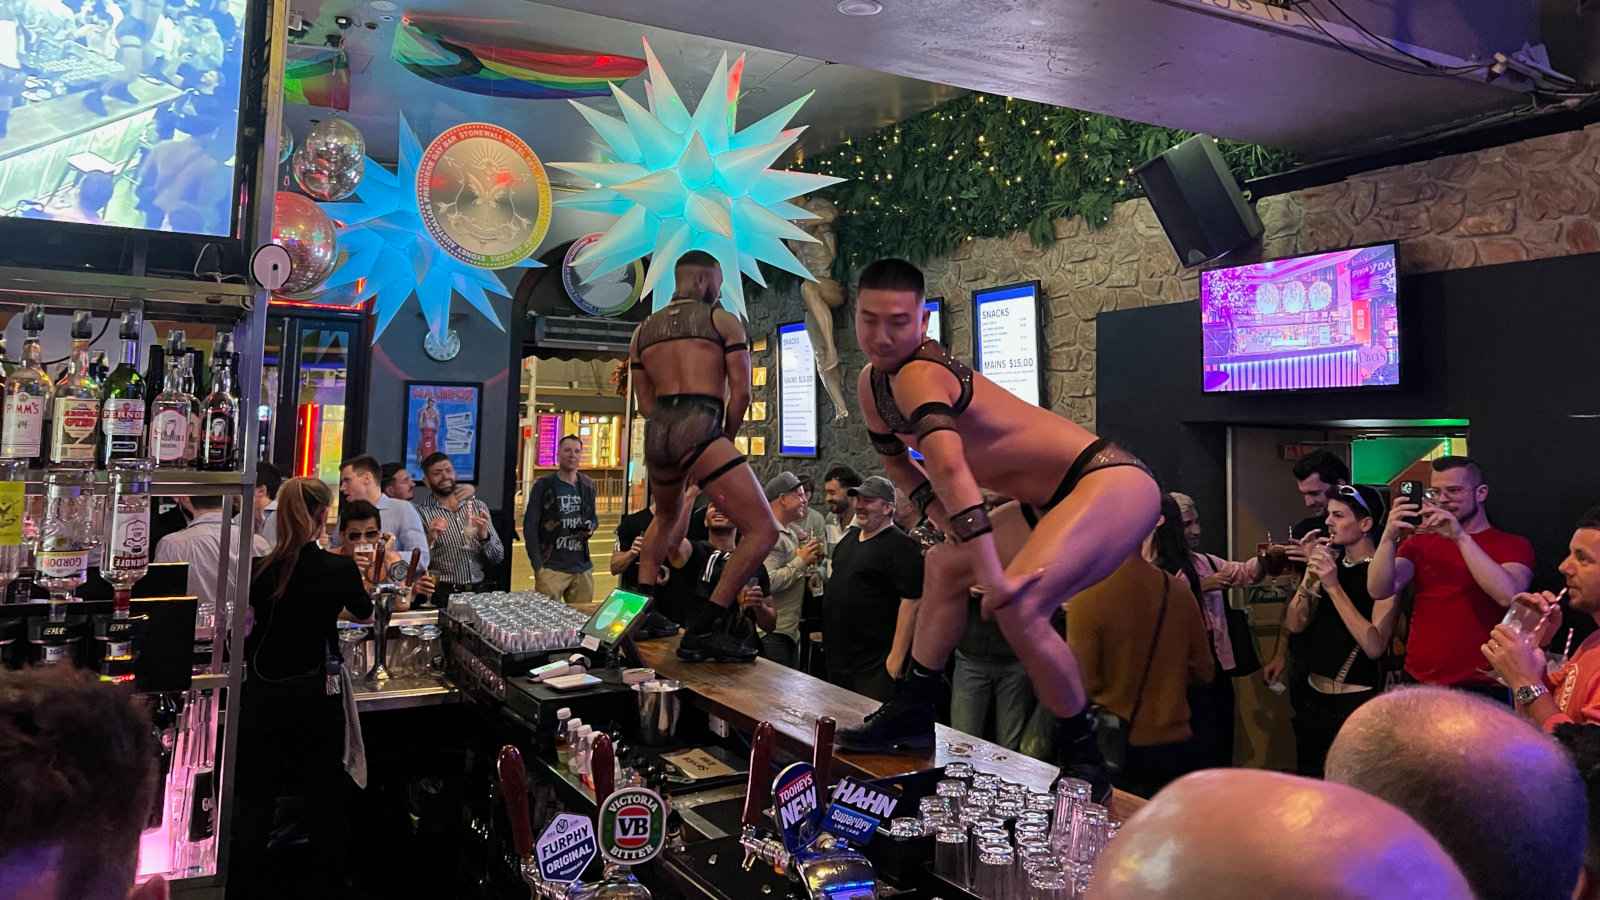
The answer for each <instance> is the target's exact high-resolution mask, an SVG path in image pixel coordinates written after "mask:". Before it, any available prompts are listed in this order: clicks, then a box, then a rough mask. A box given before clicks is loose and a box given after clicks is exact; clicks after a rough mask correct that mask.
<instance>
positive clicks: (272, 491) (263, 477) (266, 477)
mask: <svg viewBox="0 0 1600 900" xmlns="http://www.w3.org/2000/svg"><path fill="white" fill-rule="evenodd" d="M282 486H283V473H282V472H280V471H278V467H277V466H275V465H273V464H272V463H269V462H267V461H266V460H264V459H263V460H257V462H256V487H259V488H266V489H267V499H269V500H276V499H278V488H280V487H282Z"/></svg>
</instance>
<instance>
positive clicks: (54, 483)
mask: <svg viewBox="0 0 1600 900" xmlns="http://www.w3.org/2000/svg"><path fill="white" fill-rule="evenodd" d="M93 501H94V473H93V472H89V471H86V470H84V469H81V468H70V467H59V468H52V469H51V470H50V471H49V472H47V473H45V507H44V523H43V524H42V525H41V526H40V528H39V538H38V543H37V544H36V545H35V548H34V565H35V566H36V567H37V569H38V571H37V573H36V575H35V580H36V581H37V582H38V583H39V585H40V586H42V587H43V588H44V589H45V590H47V591H49V592H50V621H51V622H63V621H65V620H66V604H68V603H71V602H73V601H75V600H77V599H78V598H76V597H74V596H73V591H75V590H77V588H78V586H79V585H81V584H83V580H84V578H85V577H86V575H87V574H88V570H89V554H90V551H91V549H92V548H93V547H94V544H95V539H94V534H93V528H92V522H93V515H94V514H93V510H92V508H91V506H92V504H93Z"/></svg>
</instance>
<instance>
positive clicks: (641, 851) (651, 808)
mask: <svg viewBox="0 0 1600 900" xmlns="http://www.w3.org/2000/svg"><path fill="white" fill-rule="evenodd" d="M666 833H667V809H666V804H664V803H662V802H661V796H660V795H659V794H657V793H656V792H655V791H652V790H650V789H649V788H642V787H628V788H623V789H622V790H620V791H617V792H616V793H614V794H612V795H611V796H610V797H607V798H606V801H605V802H604V803H602V804H600V855H601V856H603V857H605V859H606V860H607V861H609V862H614V863H617V864H618V865H624V866H636V865H638V864H640V863H643V862H649V861H650V860H651V859H653V858H654V857H655V855H656V854H657V853H660V852H661V847H662V845H663V844H665V843H666Z"/></svg>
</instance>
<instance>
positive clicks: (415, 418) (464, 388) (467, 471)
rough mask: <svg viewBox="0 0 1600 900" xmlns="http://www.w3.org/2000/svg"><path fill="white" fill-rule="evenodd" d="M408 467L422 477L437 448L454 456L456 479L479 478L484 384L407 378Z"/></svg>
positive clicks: (451, 457) (438, 450)
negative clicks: (479, 448) (423, 462)
mask: <svg viewBox="0 0 1600 900" xmlns="http://www.w3.org/2000/svg"><path fill="white" fill-rule="evenodd" d="M405 416H406V418H405V423H406V425H405V438H404V440H405V445H404V447H403V448H402V450H403V456H404V459H405V466H406V470H407V471H409V472H410V473H411V477H412V478H416V479H418V480H421V478H422V461H423V460H424V459H427V458H428V457H429V456H431V455H433V454H434V453H436V452H439V453H444V454H445V455H447V456H449V457H450V463H451V465H453V466H455V469H456V480H458V481H466V482H475V481H477V480H478V444H479V421H480V420H481V419H482V418H483V385H481V384H473V383H469V382H450V381H408V382H406V408H405Z"/></svg>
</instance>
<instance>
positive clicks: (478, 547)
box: [414, 453, 506, 606]
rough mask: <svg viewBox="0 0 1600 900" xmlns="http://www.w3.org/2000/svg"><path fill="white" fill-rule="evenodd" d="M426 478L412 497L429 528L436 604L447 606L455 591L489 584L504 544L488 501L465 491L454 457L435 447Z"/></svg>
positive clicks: (426, 461) (502, 557)
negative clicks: (458, 480)
mask: <svg viewBox="0 0 1600 900" xmlns="http://www.w3.org/2000/svg"><path fill="white" fill-rule="evenodd" d="M422 477H423V479H424V480H425V481H426V482H427V490H426V491H425V492H424V496H421V497H418V498H417V499H416V500H415V501H414V502H415V504H416V507H417V513H418V514H419V515H421V516H422V521H423V524H424V525H425V526H426V527H427V529H428V550H429V552H430V553H431V557H430V558H431V561H432V564H431V565H430V566H429V573H430V574H435V573H437V574H435V577H436V578H437V579H438V582H439V589H438V590H437V591H435V592H433V602H434V605H435V606H444V605H445V603H446V602H448V600H449V598H450V594H451V593H453V592H456V591H464V592H477V591H482V590H484V589H485V588H486V587H487V586H488V582H489V576H488V568H489V567H490V566H497V565H499V564H500V563H501V562H503V561H504V560H505V558H506V548H505V544H504V543H503V542H501V540H500V535H499V533H498V532H496V531H495V530H494V524H493V523H492V522H490V521H489V507H488V506H486V505H484V503H483V501H482V500H479V499H477V498H476V497H471V496H467V497H463V496H462V492H461V490H460V489H459V487H458V485H457V484H456V469H455V466H454V465H453V464H452V463H451V462H450V457H448V456H446V455H445V454H443V453H435V454H433V455H432V456H429V457H427V458H425V459H423V461H422Z"/></svg>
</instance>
